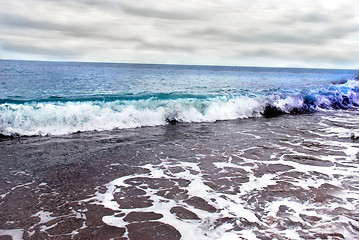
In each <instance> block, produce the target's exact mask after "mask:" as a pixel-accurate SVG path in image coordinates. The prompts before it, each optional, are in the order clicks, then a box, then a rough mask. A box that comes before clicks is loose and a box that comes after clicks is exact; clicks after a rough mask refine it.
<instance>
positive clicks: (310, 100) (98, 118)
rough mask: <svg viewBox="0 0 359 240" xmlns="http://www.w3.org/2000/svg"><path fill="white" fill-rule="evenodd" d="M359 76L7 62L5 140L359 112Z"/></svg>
mask: <svg viewBox="0 0 359 240" xmlns="http://www.w3.org/2000/svg"><path fill="white" fill-rule="evenodd" d="M358 73H359V71H357V70H337V69H333V70H330V69H327V70H324V69H290V68H255V67H223V66H182V65H151V64H116V63H67V62H32V61H5V60H2V61H0V114H1V115H0V123H1V126H0V133H1V134H2V135H58V134H68V133H73V132H78V131H92V130H111V129H116V128H132V127H141V126H155V125H163V124H167V123H168V122H171V123H173V122H177V121H180V122H211V121H217V120H230V119H237V118H248V117H258V116H263V115H264V116H267V115H269V116H271V115H278V114H281V113H293V112H296V113H298V112H300V113H301V112H308V111H316V110H318V109H338V108H340V109H343V108H348V107H353V106H356V105H358V97H357V96H358V95H357V94H358V92H359V90H358V86H359V84H358V83H357V81H356V80H354V78H355V77H356V76H357V75H358Z"/></svg>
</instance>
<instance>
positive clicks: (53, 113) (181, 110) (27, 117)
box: [0, 80, 359, 136]
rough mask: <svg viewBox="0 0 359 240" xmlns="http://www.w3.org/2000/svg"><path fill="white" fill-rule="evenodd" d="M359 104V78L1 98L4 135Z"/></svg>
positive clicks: (0, 123)
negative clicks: (214, 89)
mask: <svg viewBox="0 0 359 240" xmlns="http://www.w3.org/2000/svg"><path fill="white" fill-rule="evenodd" d="M357 106H359V82H358V81H357V80H349V81H347V82H345V83H340V84H332V85H329V86H326V87H321V88H316V89H295V90H280V89H279V90H278V89H277V90H271V91H268V90H267V91H262V92H256V93H247V94H243V95H217V96H216V95H208V96H203V95H199V96H196V95H188V94H179V93H173V94H170V93H166V94H165V93H161V94H156V95H151V94H148V95H144V96H140V97H138V96H129V97H116V96H102V97H99V96H95V97H92V98H91V97H86V98H77V99H62V98H56V97H54V98H52V99H45V100H44V99H41V100H31V101H14V100H11V101H10V100H6V99H2V100H1V104H0V134H1V135H3V136H18V135H19V136H23V135H26V136H33V135H62V134H69V133H75V132H79V131H102V130H112V129H122V128H135V127H142V126H157V125H165V124H169V123H176V122H188V123H191V122H214V121H218V120H233V119H239V118H250V117H261V116H264V117H274V116H278V115H281V114H287V113H296V114H297V113H307V112H313V111H318V110H327V109H347V108H351V107H357Z"/></svg>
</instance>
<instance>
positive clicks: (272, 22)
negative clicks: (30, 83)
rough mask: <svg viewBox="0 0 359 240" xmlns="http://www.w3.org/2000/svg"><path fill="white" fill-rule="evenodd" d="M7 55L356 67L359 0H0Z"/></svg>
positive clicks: (0, 53) (0, 55) (1, 41)
mask: <svg viewBox="0 0 359 240" xmlns="http://www.w3.org/2000/svg"><path fill="white" fill-rule="evenodd" d="M0 59H26V60H56V61H95V62H131V63H167V64H199V65H232V66H271V67H318V68H353V69H359V4H358V2H357V1H356V0H301V1H298V0H296V1H294V0H250V1H249V0H182V1H178V0H158V1H154V0H151V1H150V0H0Z"/></svg>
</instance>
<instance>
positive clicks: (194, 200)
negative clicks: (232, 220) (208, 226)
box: [185, 197, 217, 213]
mask: <svg viewBox="0 0 359 240" xmlns="http://www.w3.org/2000/svg"><path fill="white" fill-rule="evenodd" d="M185 202H186V203H187V204H189V205H191V206H193V207H195V208H197V209H201V210H204V211H207V212H211V213H214V212H216V211H217V209H216V208H215V207H213V206H212V205H210V204H208V203H207V202H206V200H204V199H203V198H200V197H191V198H189V199H188V200H186V201H185Z"/></svg>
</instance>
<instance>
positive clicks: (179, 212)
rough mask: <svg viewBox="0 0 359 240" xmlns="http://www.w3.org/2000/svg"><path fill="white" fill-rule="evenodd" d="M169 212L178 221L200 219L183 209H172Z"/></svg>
mask: <svg viewBox="0 0 359 240" xmlns="http://www.w3.org/2000/svg"><path fill="white" fill-rule="evenodd" d="M170 212H171V213H172V214H175V215H176V217H177V218H179V219H181V220H182V219H200V218H199V217H198V216H197V214H195V213H194V212H192V211H190V210H188V209H186V208H184V207H173V208H171V210H170Z"/></svg>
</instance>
